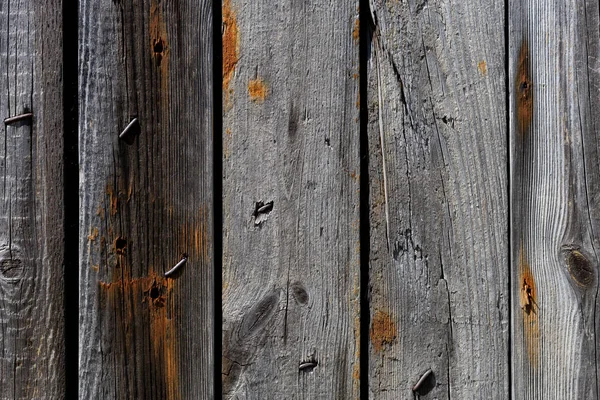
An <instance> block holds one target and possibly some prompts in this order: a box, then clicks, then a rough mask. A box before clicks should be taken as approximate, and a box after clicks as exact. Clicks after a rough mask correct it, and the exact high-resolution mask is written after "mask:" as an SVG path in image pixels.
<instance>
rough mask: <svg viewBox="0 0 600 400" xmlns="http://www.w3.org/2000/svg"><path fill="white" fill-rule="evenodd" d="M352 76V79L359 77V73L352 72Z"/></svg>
mask: <svg viewBox="0 0 600 400" xmlns="http://www.w3.org/2000/svg"><path fill="white" fill-rule="evenodd" d="M352 78H353V79H354V80H356V79H358V78H360V74H359V73H358V72H355V73H353V74H352Z"/></svg>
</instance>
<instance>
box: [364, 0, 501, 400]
mask: <svg viewBox="0 0 600 400" xmlns="http://www.w3.org/2000/svg"><path fill="white" fill-rule="evenodd" d="M371 14H372V16H373V18H374V26H375V32H374V33H373V39H372V46H371V53H370V60H369V64H368V67H369V69H368V71H367V74H368V77H369V78H368V79H369V80H368V102H369V103H368V107H369V121H368V133H369V162H370V167H369V179H370V207H371V214H370V225H371V231H370V250H371V254H370V286H371V312H370V314H371V329H370V348H369V371H370V375H369V397H370V398H373V399H409V398H413V396H420V397H421V398H437V399H450V398H455V399H505V398H507V394H508V390H509V383H508V365H509V360H508V339H509V313H508V312H509V296H508V212H507V206H508V198H507V194H508V191H507V184H508V183H507V129H506V118H507V117H506V109H505V102H506V91H505V76H506V75H505V58H504V57H505V46H504V39H503V32H504V23H503V20H504V7H503V5H502V3H498V2H493V1H487V0H486V1H483V2H481V1H467V2H458V3H456V2H454V3H452V4H450V3H448V2H444V1H429V2H420V1H408V2H392V1H385V2H384V1H379V0H373V1H371ZM429 369H431V370H432V373H431V374H430V375H429V376H428V377H427V378H426V379H425V380H424V381H423V382H422V384H421V385H420V386H419V387H418V388H417V390H416V393H413V386H414V385H415V384H416V383H417V382H418V381H419V380H420V378H421V377H422V376H423V375H424V374H425V372H426V371H428V370H429Z"/></svg>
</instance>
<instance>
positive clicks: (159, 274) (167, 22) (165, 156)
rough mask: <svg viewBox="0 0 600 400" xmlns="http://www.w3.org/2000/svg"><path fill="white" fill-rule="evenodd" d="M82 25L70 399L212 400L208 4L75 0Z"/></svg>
mask: <svg viewBox="0 0 600 400" xmlns="http://www.w3.org/2000/svg"><path fill="white" fill-rule="evenodd" d="M79 26H80V31H79V38H80V48H79V54H80V61H79V82H80V89H79V93H80V96H79V104H80V113H79V124H80V125H79V151H80V164H81V167H80V168H81V173H80V177H81V178H80V192H81V206H80V207H81V209H80V235H81V236H80V296H81V297H80V337H79V342H80V358H79V360H80V361H79V367H80V372H79V393H80V396H82V397H85V398H106V399H109V398H119V399H180V398H181V399H191V398H198V399H209V398H212V395H213V368H212V365H213V349H212V343H213V292H212V291H213V279H212V277H213V271H212V269H213V266H212V248H213V243H212V237H213V234H212V232H213V225H212V68H213V65H212V16H211V3H210V2H208V1H200V2H198V1H177V2H160V1H142V2H138V3H135V4H134V3H132V2H126V1H114V2H109V1H100V0H82V1H81V2H80V23H79ZM133 118H138V121H139V124H137V125H135V124H134V128H133V131H132V132H133V135H126V138H125V139H119V134H120V133H121V131H122V130H123V129H124V128H125V127H126V126H127V125H128V124H129V123H130V122H131V121H132V119H133ZM183 253H186V254H187V255H188V261H187V263H186V264H185V266H184V267H183V268H182V269H181V270H180V272H178V273H177V274H175V275H174V276H172V277H169V278H165V277H164V276H163V274H164V272H166V271H167V270H169V269H170V268H171V267H173V266H174V265H175V264H176V263H177V262H179V261H180V259H181V258H182V255H183Z"/></svg>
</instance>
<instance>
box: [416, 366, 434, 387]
mask: <svg viewBox="0 0 600 400" xmlns="http://www.w3.org/2000/svg"><path fill="white" fill-rule="evenodd" d="M431 372H432V371H431V369H428V370H427V371H426V372H425V373H424V374H423V376H422V377H421V378H420V379H419V380H418V381H417V383H415V386H413V388H412V390H413V392H416V391H417V390H419V388H420V387H421V385H422V384H423V382H425V380H426V379H427V378H428V377H429V375H431Z"/></svg>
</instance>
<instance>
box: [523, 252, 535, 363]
mask: <svg viewBox="0 0 600 400" xmlns="http://www.w3.org/2000/svg"><path fill="white" fill-rule="evenodd" d="M519 285H520V287H519V292H520V303H521V309H522V310H523V313H522V315H523V336H524V337H525V345H526V346H527V355H528V357H529V362H530V363H531V365H532V366H534V367H535V366H537V362H538V355H539V345H540V324H539V316H538V312H537V309H538V305H537V289H536V285H535V281H534V279H533V273H532V272H531V268H530V266H529V264H528V262H527V257H526V256H525V252H524V250H523V245H521V249H520V251H519Z"/></svg>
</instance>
